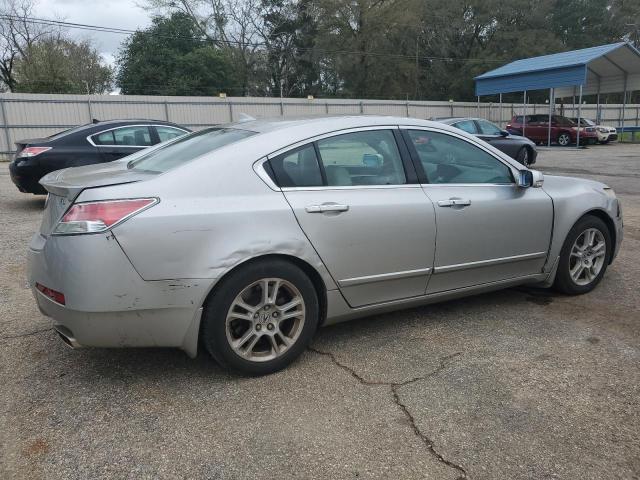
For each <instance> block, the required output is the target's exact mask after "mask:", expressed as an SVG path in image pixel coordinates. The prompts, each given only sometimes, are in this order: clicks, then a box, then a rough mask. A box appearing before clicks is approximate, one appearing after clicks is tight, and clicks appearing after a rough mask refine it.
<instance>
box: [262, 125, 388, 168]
mask: <svg viewBox="0 0 640 480" xmlns="http://www.w3.org/2000/svg"><path fill="white" fill-rule="evenodd" d="M370 130H398V125H371V126H370V127H354V128H346V129H343V130H334V131H332V132H328V133H323V134H321V135H316V136H314V137H309V138H306V139H304V140H300V141H298V142H295V143H292V144H290V145H287V146H286V147H283V148H280V149H278V150H275V151H273V152H271V153H269V154H267V159H269V160H271V159H272V158H274V157H277V156H279V155H282V154H283V153H287V152H288V151H289V150H295V149H296V148H299V147H302V146H304V145H306V144H307V143H312V142H317V141H318V140H324V139H325V138H329V137H337V136H338V135H345V134H347V133H357V132H366V131H370Z"/></svg>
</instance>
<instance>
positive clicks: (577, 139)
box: [574, 85, 582, 148]
mask: <svg viewBox="0 0 640 480" xmlns="http://www.w3.org/2000/svg"><path fill="white" fill-rule="evenodd" d="M574 98H575V97H574ZM581 116H582V85H580V95H579V96H578V135H577V138H576V148H580V128H582V127H580V117H581Z"/></svg>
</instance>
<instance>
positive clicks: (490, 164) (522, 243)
mask: <svg viewBox="0 0 640 480" xmlns="http://www.w3.org/2000/svg"><path fill="white" fill-rule="evenodd" d="M405 132H406V133H405V137H406V138H407V143H408V144H409V146H410V148H411V149H412V153H413V155H414V159H415V161H416V162H415V163H416V166H417V168H418V170H419V172H418V173H419V175H420V176H421V181H423V188H424V191H425V193H426V194H427V196H428V197H429V198H430V199H431V200H432V202H433V205H434V207H435V211H436V224H437V227H438V233H437V239H436V256H435V262H434V273H433V275H432V277H431V279H430V281H429V286H428V289H427V293H436V292H442V291H446V290H454V289H458V288H465V287H470V286H475V285H481V284H487V283H493V282H499V281H502V280H507V279H511V278H517V277H523V276H527V275H533V274H537V273H540V272H541V271H542V267H543V266H544V263H545V261H546V257H547V252H548V249H549V243H550V241H551V229H552V224H553V204H552V202H551V198H550V197H549V196H548V195H547V194H546V193H545V192H544V190H542V189H541V188H519V187H518V186H517V185H516V184H515V181H514V171H513V169H512V168H511V167H510V166H509V165H508V164H507V163H505V162H503V161H502V160H501V159H499V158H498V157H495V156H494V155H493V154H491V153H490V152H489V151H488V150H484V149H483V148H481V146H480V145H477V144H475V143H472V142H470V141H469V140H467V139H465V138H464V137H462V136H458V135H456V134H453V133H449V132H442V131H434V130H432V129H416V128H414V127H406V130H405Z"/></svg>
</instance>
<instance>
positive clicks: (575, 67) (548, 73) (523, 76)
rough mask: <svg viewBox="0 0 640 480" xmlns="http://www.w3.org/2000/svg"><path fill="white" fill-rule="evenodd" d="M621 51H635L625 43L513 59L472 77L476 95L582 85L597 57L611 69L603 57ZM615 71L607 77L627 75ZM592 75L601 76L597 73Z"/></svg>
mask: <svg viewBox="0 0 640 480" xmlns="http://www.w3.org/2000/svg"><path fill="white" fill-rule="evenodd" d="M621 48H624V49H625V50H626V49H630V50H632V51H633V52H635V53H636V54H638V51H637V50H635V48H633V47H632V46H631V45H629V44H628V43H626V42H619V43H612V44H609V45H601V46H598V47H590V48H584V49H581V50H572V51H570V52H561V53H554V54H551V55H543V56H540V57H533V58H526V59H522V60H516V61H514V62H511V63H508V64H507V65H503V66H502V67H500V68H496V69H495V70H491V71H489V72H486V73H484V74H482V75H479V76H477V77H476V78H475V81H476V95H489V94H495V93H507V92H521V91H524V90H539V89H546V88H557V87H569V86H577V85H585V84H586V83H587V80H588V78H587V77H588V75H587V73H588V70H590V69H589V68H588V66H589V64H590V63H591V62H594V61H596V60H598V59H600V58H606V59H607V61H608V62H609V63H613V67H611V68H612V69H613V68H614V67H616V63H615V62H613V61H611V59H609V58H608V57H607V55H608V54H610V53H612V52H614V51H616V50H618V49H621ZM635 57H637V59H636V60H637V62H638V64H640V55H635ZM625 63H627V62H625ZM617 69H618V70H616V71H612V72H611V73H610V74H611V75H614V74H617V75H621V74H624V73H628V72H625V70H624V69H623V68H620V67H619V66H617ZM634 70H635V69H634ZM592 72H593V71H592ZM594 74H595V73H594ZM607 74H608V72H602V75H604V76H607ZM596 76H598V77H599V78H600V77H601V75H600V74H598V75H596Z"/></svg>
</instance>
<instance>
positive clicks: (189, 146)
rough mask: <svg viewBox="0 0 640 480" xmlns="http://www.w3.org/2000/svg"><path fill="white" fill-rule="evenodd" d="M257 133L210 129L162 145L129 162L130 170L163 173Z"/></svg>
mask: <svg viewBox="0 0 640 480" xmlns="http://www.w3.org/2000/svg"><path fill="white" fill-rule="evenodd" d="M255 134H256V132H251V131H249V130H239V129H235V128H208V129H206V130H201V131H199V132H195V133H191V134H189V135H185V136H183V137H181V138H179V139H177V140H175V141H173V142H171V143H169V144H167V145H161V146H159V147H158V148H157V149H153V150H152V151H150V152H149V153H147V154H145V155H142V156H141V157H138V158H136V159H135V160H132V161H131V162H129V164H128V166H129V168H133V169H136V170H145V171H150V172H157V173H162V172H166V171H167V170H170V169H172V168H175V167H177V166H179V165H182V164H183V163H186V162H190V161H191V160H193V159H195V158H197V157H199V156H201V155H204V154H206V153H209V152H212V151H214V150H217V149H218V148H222V147H224V146H226V145H229V144H231V143H234V142H239V141H240V140H243V139H245V138H247V137H250V136H252V135H255Z"/></svg>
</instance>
